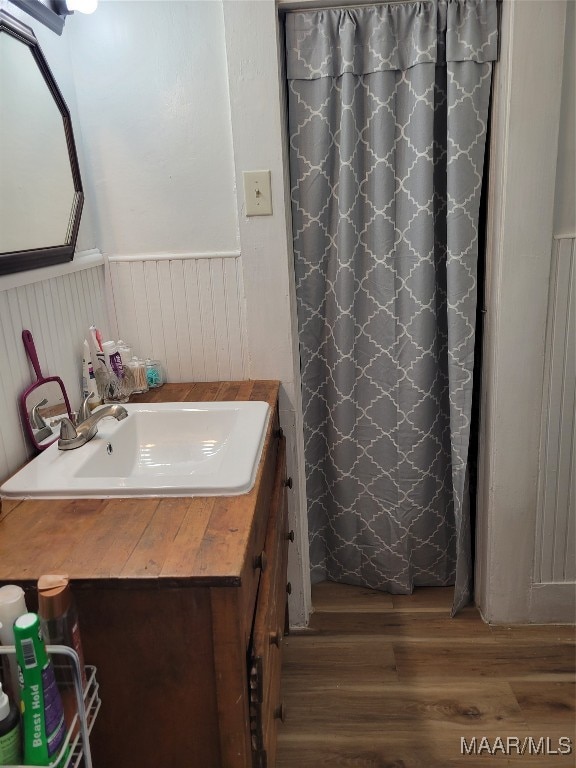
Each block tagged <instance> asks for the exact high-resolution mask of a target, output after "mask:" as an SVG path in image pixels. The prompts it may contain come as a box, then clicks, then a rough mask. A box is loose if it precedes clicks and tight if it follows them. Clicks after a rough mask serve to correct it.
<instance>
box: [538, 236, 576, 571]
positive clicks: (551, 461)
mask: <svg viewBox="0 0 576 768" xmlns="http://www.w3.org/2000/svg"><path fill="white" fill-rule="evenodd" d="M575 243H576V240H575V239H574V238H567V237H565V238H559V239H557V240H555V241H554V247H553V254H552V268H551V275H550V305H549V310H548V323H547V345H546V349H547V361H546V370H545V379H544V400H543V422H542V444H541V453H540V455H541V470H540V489H539V510H538V520H537V530H536V550H535V551H536V558H535V568H534V581H535V583H537V584H544V583H546V584H549V583H561V582H573V581H576V529H575V520H576V499H575V491H574V485H575V483H576V468H575V461H576V439H575V431H576V418H575V407H576V323H575V313H576V265H575V260H576V257H575V254H576V244H575Z"/></svg>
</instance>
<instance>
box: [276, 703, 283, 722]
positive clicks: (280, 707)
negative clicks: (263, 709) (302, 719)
mask: <svg viewBox="0 0 576 768" xmlns="http://www.w3.org/2000/svg"><path fill="white" fill-rule="evenodd" d="M274 717H275V719H276V720H280V721H281V722H284V721H285V720H286V706H285V704H284V702H282V703H281V704H279V705H278V706H277V707H276V709H275V710H274Z"/></svg>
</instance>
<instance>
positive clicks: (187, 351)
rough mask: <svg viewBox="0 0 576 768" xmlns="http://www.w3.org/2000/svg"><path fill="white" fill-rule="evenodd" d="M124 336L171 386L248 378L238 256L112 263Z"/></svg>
mask: <svg viewBox="0 0 576 768" xmlns="http://www.w3.org/2000/svg"><path fill="white" fill-rule="evenodd" d="M110 279H111V283H112V292H113V297H114V306H115V311H116V321H117V323H118V333H119V334H120V336H121V337H122V338H123V339H124V341H126V342H128V343H129V344H131V345H132V347H133V349H134V350H135V352H136V353H137V354H138V355H140V356H142V357H152V358H155V359H158V360H160V361H161V362H162V364H163V366H164V368H165V371H166V375H167V379H168V381H212V380H219V381H220V380H230V379H246V378H248V377H249V371H248V360H247V344H246V321H245V313H244V288H243V284H242V265H241V260H240V257H239V255H238V254H223V255H210V256H209V257H207V256H206V255H205V254H199V255H197V256H195V255H194V254H192V255H191V256H188V257H186V258H178V257H174V258H165V257H164V258H158V259H150V258H145V259H141V260H136V259H132V258H130V259H123V258H111V259H110Z"/></svg>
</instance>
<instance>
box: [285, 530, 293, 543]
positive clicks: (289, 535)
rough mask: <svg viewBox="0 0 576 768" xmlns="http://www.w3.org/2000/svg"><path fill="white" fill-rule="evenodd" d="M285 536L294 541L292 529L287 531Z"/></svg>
mask: <svg viewBox="0 0 576 768" xmlns="http://www.w3.org/2000/svg"><path fill="white" fill-rule="evenodd" d="M286 538H287V539H288V541H291V542H294V531H288V533H287V534H286Z"/></svg>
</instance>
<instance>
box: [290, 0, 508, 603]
mask: <svg viewBox="0 0 576 768" xmlns="http://www.w3.org/2000/svg"><path fill="white" fill-rule="evenodd" d="M496 51H497V10H496V0H428V1H426V0H424V1H423V2H413V3H412V2H408V3H395V4H390V5H379V6H374V7H368V8H357V9H353V8H349V9H338V10H336V9H334V10H321V11H320V10H319V11H306V12H299V13H291V14H287V16H286V54H287V77H288V93H289V97H288V98H289V130H290V170H291V183H292V211H293V234H294V255H295V274H296V295H297V305H298V322H299V334H300V354H301V371H302V393H303V406H304V432H305V434H304V437H305V455H306V483H307V495H308V505H309V506H308V513H309V530H310V557H311V565H312V577H313V580H314V581H318V580H321V579H325V578H329V579H331V580H334V581H341V582H345V583H349V584H361V585H364V586H368V587H373V588H376V589H383V590H387V591H389V592H393V593H407V592H410V591H411V590H412V588H413V587H414V586H415V585H448V584H455V598H454V609H453V610H454V612H455V611H457V610H458V609H459V608H460V607H462V606H463V605H465V604H466V603H467V602H468V601H469V599H470V581H471V559H470V520H469V504H468V485H467V462H468V444H469V435H470V412H471V400H472V369H473V362H474V360H473V358H474V326H475V311H476V262H477V251H478V213H479V204H480V192H481V186H482V168H483V158H484V145H485V137H486V126H487V118H488V103H489V94H490V80H491V71H492V61H494V60H495V59H496Z"/></svg>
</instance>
